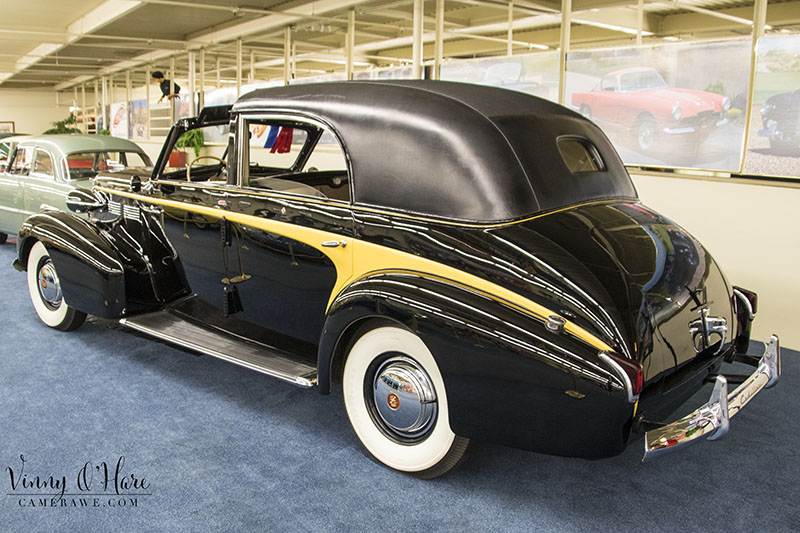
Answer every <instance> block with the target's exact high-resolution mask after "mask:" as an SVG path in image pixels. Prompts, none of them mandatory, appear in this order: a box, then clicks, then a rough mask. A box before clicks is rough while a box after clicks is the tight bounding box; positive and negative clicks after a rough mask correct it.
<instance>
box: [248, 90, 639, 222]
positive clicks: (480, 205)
mask: <svg viewBox="0 0 800 533" xmlns="http://www.w3.org/2000/svg"><path fill="white" fill-rule="evenodd" d="M256 110H258V111H264V110H285V111H294V112H300V113H305V114H308V115H311V116H314V117H317V118H319V119H321V120H323V121H324V122H326V123H328V124H329V125H330V126H331V127H332V128H333V129H334V130H335V131H336V132H337V133H338V134H339V137H340V139H341V140H342V142H343V144H344V148H345V151H346V152H347V153H348V156H349V158H350V164H351V171H352V180H353V184H354V185H353V191H354V200H355V202H357V203H360V204H367V205H374V206H380V207H391V208H396V209H401V210H404V211H408V212H413V213H421V214H425V215H433V216H441V217H446V218H456V219H459V220H469V221H479V222H498V221H505V220H512V219H516V218H520V217H524V216H529V215H531V214H535V213H538V212H542V211H548V210H551V209H555V208H558V207H563V206H566V205H572V204H576V203H580V202H585V201H589V200H595V199H605V198H636V191H635V189H634V188H633V185H632V183H631V181H630V178H629V177H628V173H627V171H626V170H625V167H624V166H623V164H622V162H621V161H620V159H619V157H618V156H617V153H616V151H615V150H614V148H613V147H612V146H611V144H610V142H609V141H608V139H607V138H606V137H605V135H604V134H603V133H602V132H601V131H600V129H599V128H597V126H595V125H594V124H593V123H592V122H590V121H589V120H587V119H585V118H583V117H582V116H580V115H579V114H577V113H575V112H573V111H570V110H569V109H567V108H565V107H562V106H559V105H557V104H554V103H552V102H550V101H547V100H543V99H541V98H537V97H535V96H530V95H527V94H523V93H520V92H515V91H509V90H506V89H499V88H494V87H486V86H480V85H472V84H466V83H453V82H442V81H430V80H404V81H347V82H332V83H318V84H308V85H290V86H286V87H276V88H270V89H261V90H257V91H254V92H251V93H249V94H246V95H244V96H243V97H241V98H240V99H239V101H238V102H237V103H236V104H235V105H234V107H233V111H234V112H247V111H256ZM560 136H561V137H563V136H575V137H578V138H581V139H585V140H588V141H590V142H591V143H592V144H593V145H594V146H595V147H596V148H597V151H598V152H599V154H600V156H601V158H602V159H603V162H604V164H605V170H604V171H599V172H580V173H576V174H573V173H572V172H571V171H570V170H569V168H568V167H567V165H566V163H565V161H564V159H563V158H562V156H561V154H560V152H559V148H558V145H557V138H558V137H560Z"/></svg>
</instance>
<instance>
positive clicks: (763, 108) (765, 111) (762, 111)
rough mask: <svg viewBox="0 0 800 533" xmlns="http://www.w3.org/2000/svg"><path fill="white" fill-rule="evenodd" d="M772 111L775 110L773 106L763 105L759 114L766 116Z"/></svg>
mask: <svg viewBox="0 0 800 533" xmlns="http://www.w3.org/2000/svg"><path fill="white" fill-rule="evenodd" d="M773 109H775V106H774V105H773V104H764V106H763V107H762V108H761V114H762V115H766V114H767V113H769V112H770V111H772V110H773Z"/></svg>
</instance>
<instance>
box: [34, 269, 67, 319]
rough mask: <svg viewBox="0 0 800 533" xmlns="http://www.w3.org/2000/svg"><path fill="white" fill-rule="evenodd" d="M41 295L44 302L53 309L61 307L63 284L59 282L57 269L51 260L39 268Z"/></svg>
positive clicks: (38, 276)
mask: <svg viewBox="0 0 800 533" xmlns="http://www.w3.org/2000/svg"><path fill="white" fill-rule="evenodd" d="M37 278H38V280H39V294H41V295H42V301H43V302H44V303H45V304H47V306H48V307H50V308H51V309H58V307H59V306H60V305H61V283H59V281H58V275H57V274H56V269H55V268H54V267H53V263H52V261H50V260H49V259H48V260H47V261H46V262H45V263H44V264H43V265H42V266H41V267H40V268H39V273H38V275H37Z"/></svg>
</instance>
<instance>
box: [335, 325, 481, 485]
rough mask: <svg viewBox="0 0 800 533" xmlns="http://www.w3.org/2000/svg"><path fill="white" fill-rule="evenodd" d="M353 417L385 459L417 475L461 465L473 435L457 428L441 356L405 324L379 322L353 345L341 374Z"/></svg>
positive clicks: (364, 441)
mask: <svg viewBox="0 0 800 533" xmlns="http://www.w3.org/2000/svg"><path fill="white" fill-rule="evenodd" d="M342 389H343V393H344V403H345V408H346V410H347V416H348V417H349V418H350V423H351V424H352V426H353V429H354V430H355V432H356V435H358V438H359V440H361V443H362V444H363V445H364V447H365V448H366V449H367V451H369V453H370V454H372V456H373V457H375V459H377V460H378V461H379V462H381V463H383V464H384V465H386V466H388V467H390V468H394V469H395V470H399V471H402V472H408V473H410V474H413V475H415V476H417V477H421V478H425V479H429V478H433V477H437V476H440V475H442V474H444V473H445V472H447V471H448V470H450V469H451V468H453V467H454V466H456V465H457V464H458V463H459V461H460V460H461V458H462V457H463V455H464V452H465V451H466V449H467V445H468V444H469V439H465V438H463V437H459V436H457V435H455V434H454V433H453V431H452V430H451V429H450V424H449V412H448V406H447V394H446V391H445V386H444V381H443V380H442V376H441V373H440V372H439V368H438V367H437V365H436V361H435V360H434V358H433V356H432V355H431V353H430V350H428V348H427V347H426V346H425V344H424V343H423V342H422V340H421V339H420V338H419V337H417V336H416V335H414V334H413V333H411V332H410V331H408V330H405V329H402V328H400V327H393V326H388V327H377V328H375V329H372V330H369V331H368V332H366V333H364V334H363V335H362V336H360V337H359V338H358V339H357V340H356V342H355V343H354V344H353V345H352V348H351V349H350V351H349V353H348V356H347V359H346V361H345V365H344V374H343V377H342Z"/></svg>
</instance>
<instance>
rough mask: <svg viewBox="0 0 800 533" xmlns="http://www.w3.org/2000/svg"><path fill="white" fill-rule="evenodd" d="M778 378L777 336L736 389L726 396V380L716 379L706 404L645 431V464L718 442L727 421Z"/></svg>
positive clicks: (779, 349)
mask: <svg viewBox="0 0 800 533" xmlns="http://www.w3.org/2000/svg"><path fill="white" fill-rule="evenodd" d="M780 375H781V348H780V342H779V340H778V336H777V335H773V336H772V338H771V339H770V341H769V344H768V345H767V349H766V350H765V351H764V355H763V356H761V359H760V360H759V362H758V367H757V369H756V371H755V372H754V373H753V374H751V375H750V377H748V378H747V379H746V380H745V381H744V382H743V383H742V384H741V385H739V386H738V387H736V390H734V391H733V392H731V393H730V394H729V393H728V380H727V379H725V376H717V379H716V382H715V383H714V390H713V391H711V398H710V399H709V400H708V403H707V404H705V405H704V406H702V407H701V408H699V409H697V410H696V411H694V412H693V413H691V414H688V415H686V416H685V417H683V418H681V419H680V420H676V421H675V422H673V423H671V424H667V425H666V426H661V427H660V428H657V429H653V430H651V431H648V432H647V433H646V434H645V437H644V457H643V458H642V461H646V460H648V459H651V458H653V457H656V456H659V455H663V454H665V453H667V452H669V451H672V450H675V449H677V448H681V447H684V446H687V445H689V444H692V443H694V442H699V441H700V440H702V439H708V440H717V439H721V438H722V437H724V436H725V435H726V434H727V433H728V428H729V425H730V418H731V417H732V416H733V415H735V414H736V413H738V412H739V411H740V410H741V409H742V408H743V407H744V406H745V405H747V404H748V403H749V402H750V400H752V399H753V397H754V396H755V395H756V394H758V393H759V392H760V391H761V389H766V388H769V387H772V386H773V385H775V383H777V382H778V379H779V378H780Z"/></svg>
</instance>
